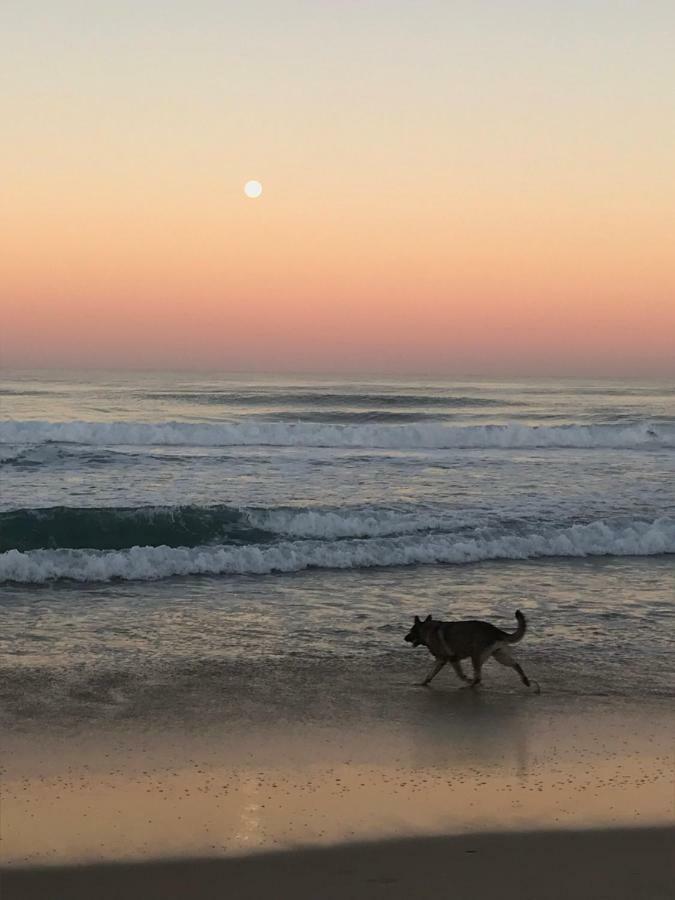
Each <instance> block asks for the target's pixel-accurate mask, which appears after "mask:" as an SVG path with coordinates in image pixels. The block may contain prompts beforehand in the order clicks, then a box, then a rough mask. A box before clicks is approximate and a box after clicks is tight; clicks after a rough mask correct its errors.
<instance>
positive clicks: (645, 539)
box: [0, 518, 675, 584]
mask: <svg viewBox="0 0 675 900" xmlns="http://www.w3.org/2000/svg"><path fill="white" fill-rule="evenodd" d="M672 553H675V519H666V518H662V519H657V520H654V521H652V522H646V521H645V522H632V523H630V524H623V525H610V524H608V523H605V522H601V521H598V522H592V523H590V524H587V525H574V526H571V527H567V528H561V529H551V530H548V531H542V532H541V533H535V532H532V533H530V534H508V533H507V534H502V535H496V536H494V537H481V536H474V537H471V536H458V535H457V534H454V535H453V534H423V535H420V534H413V535H409V534H408V535H405V536H395V537H378V538H368V539H346V540H342V541H319V540H296V541H288V540H286V541H281V542H278V543H274V544H268V545H265V544H260V543H257V544H246V545H243V546H232V545H230V546H223V545H218V546H201V547H192V548H189V547H168V546H160V547H132V548H130V549H127V550H119V551H113V550H108V551H106V550H77V549H68V550H64V549H61V550H58V549H57V550H29V551H26V552H21V551H19V550H9V551H7V552H5V553H2V554H0V581H13V582H23V583H33V584H40V583H44V582H48V581H54V580H58V579H71V580H74V581H80V582H105V581H111V580H116V579H121V580H154V579H161V578H170V577H173V576H186V575H235V574H236V575H253V574H255V575H260V574H269V573H273V572H298V571H301V570H303V569H312V568H318V569H355V568H365V567H382V566H410V565H420V564H434V563H435V564H438V563H444V564H454V565H461V564H466V563H475V562H480V561H483V560H498V559H519V560H522V559H535V558H542V557H587V556H653V555H660V554H672Z"/></svg>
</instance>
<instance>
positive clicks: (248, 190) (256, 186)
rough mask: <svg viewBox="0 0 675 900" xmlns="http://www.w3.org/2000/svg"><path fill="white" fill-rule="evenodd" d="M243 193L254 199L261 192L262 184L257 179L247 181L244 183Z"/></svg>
mask: <svg viewBox="0 0 675 900" xmlns="http://www.w3.org/2000/svg"><path fill="white" fill-rule="evenodd" d="M244 193H245V194H246V196H247V197H250V198H251V200H255V198H256V197H259V196H260V195H261V194H262V184H260V182H259V181H247V182H246V184H245V185H244Z"/></svg>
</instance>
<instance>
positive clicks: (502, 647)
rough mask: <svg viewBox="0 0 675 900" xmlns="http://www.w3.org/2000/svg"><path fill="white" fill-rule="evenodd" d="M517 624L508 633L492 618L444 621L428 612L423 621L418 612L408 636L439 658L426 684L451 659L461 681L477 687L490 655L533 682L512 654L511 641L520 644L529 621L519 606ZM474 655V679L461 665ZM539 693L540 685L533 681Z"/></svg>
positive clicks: (411, 641)
mask: <svg viewBox="0 0 675 900" xmlns="http://www.w3.org/2000/svg"><path fill="white" fill-rule="evenodd" d="M516 619H517V620H518V627H517V628H516V630H515V631H514V632H513V633H512V634H509V633H508V632H506V631H502V630H501V628H497V627H496V626H495V625H491V624H490V623H489V622H478V621H475V620H468V621H465V622H442V621H439V620H438V619H432V618H431V616H427V617H426V619H424V621H422V619H420V617H419V616H415V621H414V623H413V627H412V628H411V629H410V631H409V632H408V634H406V636H405V640H406V641H407V642H408V643H409V644H412V645H413V647H419V646H420V644H424V646H425V647H426V648H427V650H428V651H429V653H431V655H432V656H433V657H435V658H436V662H435V663H434V665H433V667H432V669H431V671H430V672H429V674H428V675H427V677H426V678H425V679H424V681H423V682H422V684H423V685H424V686H426V685H428V684H430V683H431V680H432V679H433V678H435V677H436V676H437V675H438V673H439V672H440V671H441V669H442V668H443V666H444V665H445V664H446V663H450V665H451V666H452V668H453V669H454V670H455V673H456V674H457V676H458V677H459V678H461V680H462V681H466V682H468V683H469V684H470V685H471V687H476V686H477V685H479V684H480V682H481V670H482V668H483V666H484V664H485V663H486V662H487V661H488V659H489V658H490V657H491V656H494V658H495V659H496V660H497V662H499V663H501V664H502V665H503V666H508V667H509V668H510V669H515V670H516V672H517V673H518V674H519V675H520V680H521V681H522V682H523V684H524V685H526V687H529V686H530V679H529V678H528V677H527V675H526V674H525V672H523V670H522V668H521V666H520V665H519V664H518V663H517V662H516V660H515V659H514V658H513V657H512V656H511V653H510V651H509V649H508V647H509V644H517V643H518V641H521V640H522V639H523V637H524V635H525V631H526V629H527V622H526V621H525V616H524V615H523V614H522V613H521V611H520V610H519V609H518V610H516ZM463 659H471V664H472V666H473V679H470V678H468V677H467V676H466V675H465V674H464V670H463V669H462V664H461V660H463ZM534 685H535V689H536V691H537V693H539V692H540V688H539V685H538V684H537V682H536V681H535V682H534Z"/></svg>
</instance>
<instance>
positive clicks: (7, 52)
mask: <svg viewBox="0 0 675 900" xmlns="http://www.w3.org/2000/svg"><path fill="white" fill-rule="evenodd" d="M673 46H675V3H673V2H672V0H664V2H652V0H639V2H624V0H615V2H607V0H583V2H582V0H566V2H564V3H562V2H559V0H504V2H502V0H490V2H488V0H471V2H469V0H246V2H245V3H243V2H239V0H236V2H234V0H233V2H228V0H218V2H217V0H190V2H184V0H180V2H179V0H161V2H159V0H115V2H114V3H111V2H109V0H83V2H76V0H41V2H38V0H3V2H2V4H0V83H1V84H2V91H0V117H1V118H0V121H1V123H2V125H1V126H0V127H1V132H0V134H1V137H0V325H1V332H0V364H1V365H3V366H5V367H42V368H48V367H56V366H62V367H67V368H76V367H85V368H86V367H105V368H122V369H124V368H129V369H165V368H169V369H183V368H185V369H191V368H195V369H220V370H226V371H252V372H255V371H261V372H273V371H279V372H313V371H316V372H335V373H383V374H384V373H391V374H406V373H410V374H412V373H430V374H438V375H445V374H447V375H453V374H467V375H488V376H493V375H495V376H496V375H505V376H507V375H580V376H602V375H607V376H612V377H616V376H626V377H631V376H640V377H649V376H666V377H670V376H673V375H675V350H674V349H673V348H675V162H674V161H675V53H673ZM249 179H257V180H259V181H260V182H261V183H262V185H263V194H262V196H261V197H259V198H258V199H249V198H248V197H246V195H245V194H244V191H243V187H244V184H245V182H246V181H248V180H249Z"/></svg>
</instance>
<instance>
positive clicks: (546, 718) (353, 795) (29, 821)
mask: <svg viewBox="0 0 675 900" xmlns="http://www.w3.org/2000/svg"><path fill="white" fill-rule="evenodd" d="M505 699H506V698H502V700H505ZM443 700H444V698H443V696H442V695H440V694H434V693H433V692H431V691H429V692H427V693H423V694H422V699H421V701H420V702H421V704H422V712H423V713H425V714H426V713H429V714H430V715H422V716H420V718H419V719H418V720H417V721H416V722H414V723H411V727H410V728H407V727H406V726H405V724H399V725H397V726H395V727H393V726H386V725H381V724H377V723H373V724H372V727H370V728H360V729H354V728H351V727H349V726H345V727H340V726H339V724H338V725H337V726H336V727H332V728H330V727H325V728H320V727H313V726H312V727H306V728H295V729H290V728H289V729H288V730H282V729H270V730H267V731H257V732H255V733H253V732H247V733H245V734H244V733H242V734H233V733H231V732H229V731H228V730H226V729H225V728H223V729H222V730H220V731H215V730H214V731H211V732H209V733H208V734H203V735H201V736H200V735H198V734H195V735H184V734H183V735H181V734H173V735H171V734H160V733H155V734H152V733H148V732H145V733H144V732H142V731H140V730H139V732H138V733H137V734H134V733H132V732H127V733H126V734H125V735H120V734H117V735H115V734H113V733H111V734H110V735H109V736H108V738H106V739H104V740H101V735H99V738H98V739H90V740H89V741H88V742H87V741H86V740H85V741H84V742H82V741H75V740H73V741H72V742H70V741H69V740H62V741H60V742H56V741H53V742H51V744H47V743H45V742H41V743H40V744H39V745H36V744H35V743H33V744H32V746H31V745H30V742H25V746H24V752H22V753H21V754H20V755H17V753H16V752H14V751H16V750H17V746H13V747H10V748H8V749H10V750H11V751H12V752H11V755H10V754H8V755H7V759H8V760H10V759H11V760H12V762H11V763H10V764H9V765H8V771H7V773H6V777H5V779H4V784H3V854H4V859H5V861H8V862H22V861H31V862H37V861H43V862H48V861H57V860H58V861H64V860H76V859H106V858H107V859H114V858H123V857H127V858H139V857H141V858H142V857H156V856H176V855H186V854H197V855H203V854H206V855H210V854H222V853H238V852H246V851H248V850H256V849H264V848H270V847H275V846H288V845H296V844H311V843H328V842H339V841H344V840H353V839H361V838H365V839H367V838H378V837H382V836H403V835H412V834H429V833H435V832H461V831H465V830H475V831H479V830H495V829H496V830H501V829H504V828H507V829H510V828H514V829H516V828H530V827H592V826H595V825H629V824H630V825H639V824H645V825H646V824H651V823H657V822H666V821H669V820H672V818H673V807H672V790H673V770H672V750H671V747H672V719H670V720H669V719H668V716H667V714H666V711H665V710H664V708H662V707H661V708H659V707H655V708H652V709H649V710H645V711H642V712H636V711H635V710H634V709H633V710H630V709H621V708H617V709H615V710H613V711H609V712H607V711H603V710H602V709H600V708H596V709H593V710H591V709H588V710H586V711H585V712H584V711H571V710H568V711H567V713H564V714H563V713H562V712H561V711H560V710H557V711H556V709H555V708H553V707H551V708H546V707H543V706H541V707H540V708H539V710H538V714H537V715H536V716H531V715H529V714H528V712H527V710H526V711H525V712H523V706H522V704H520V705H519V704H517V703H511V704H510V703H508V702H506V703H497V702H495V699H494V698H488V697H483V696H481V695H476V694H473V693H466V694H459V695H458V698H457V702H456V704H455V706H454V708H453V709H452V710H448V705H447V697H446V698H445V702H443ZM423 722H426V726H425V725H424V724H421V723H423ZM14 740H16V741H18V740H24V741H25V738H23V739H20V738H15V739H14ZM97 741H98V742H97Z"/></svg>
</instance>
